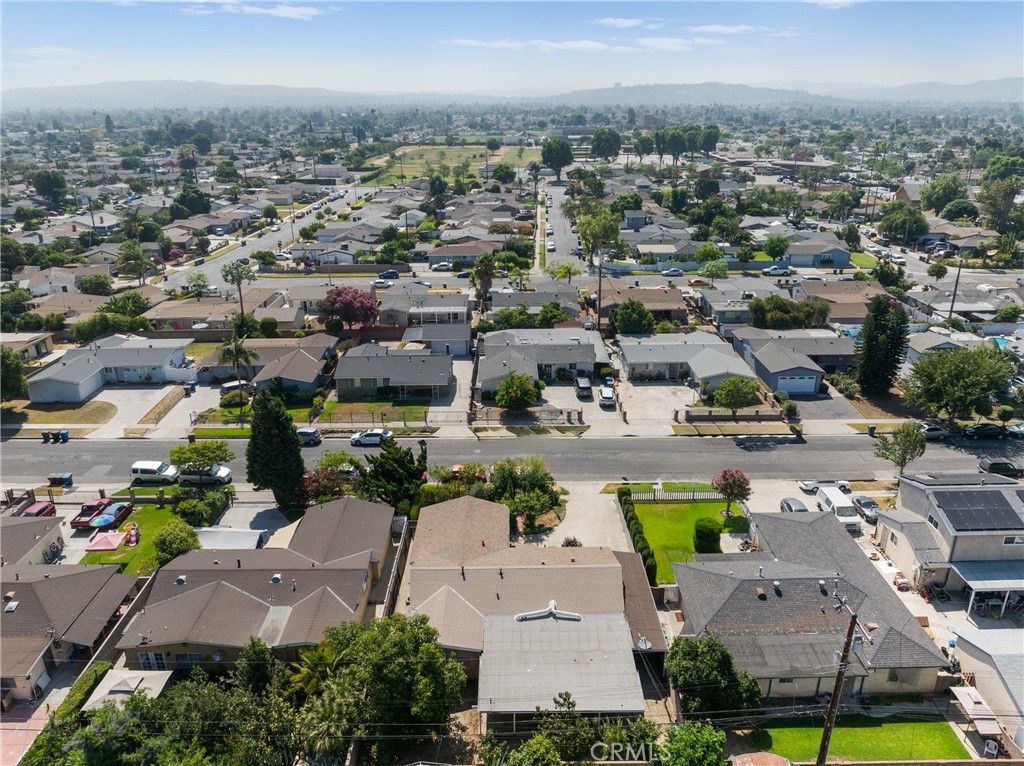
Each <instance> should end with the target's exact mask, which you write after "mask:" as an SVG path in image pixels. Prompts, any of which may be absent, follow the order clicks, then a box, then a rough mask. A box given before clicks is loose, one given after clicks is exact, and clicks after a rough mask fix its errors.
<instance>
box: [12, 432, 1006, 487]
mask: <svg viewBox="0 0 1024 766" xmlns="http://www.w3.org/2000/svg"><path fill="white" fill-rule="evenodd" d="M416 441H417V440H416V438H406V439H400V440H399V443H400V444H402V445H403V446H407V447H411V448H412V449H413V450H414V451H415V450H416ZM181 443H182V442H181V441H155V440H147V441H139V440H111V441H106V442H102V443H100V442H97V441H84V440H78V441H74V440H73V441H71V442H69V443H68V444H61V445H57V446H52V445H44V444H42V443H39V442H35V441H28V440H24V439H18V440H13V439H8V440H5V441H4V442H3V444H2V448H0V450H2V460H0V483H2V485H3V486H4V487H17V488H24V487H28V486H38V485H40V484H43V483H45V481H46V476H47V475H48V474H50V473H56V472H66V471H70V472H71V473H72V474H73V475H74V479H75V483H76V484H89V485H103V484H109V485H110V486H111V487H114V486H124V485H125V484H127V483H128V470H129V467H130V466H131V464H132V462H134V461H136V460H144V459H151V460H166V459H167V455H168V450H169V449H170V448H171V447H174V446H177V445H180V444H181ZM872 444H873V442H872V440H871V438H870V437H868V436H866V435H859V434H854V435H848V436H812V437H810V438H809V439H808V440H807V441H806V442H802V443H795V442H793V441H791V440H789V439H771V438H756V437H745V438H743V439H740V440H735V439H732V438H696V437H667V438H649V437H635V438H629V437H625V438H618V439H587V438H569V437H551V436H538V437H519V438H505V439H484V440H480V441H475V440H470V439H428V440H427V453H428V462H429V463H430V464H431V465H434V464H445V465H450V464H452V463H464V462H469V461H481V462H484V463H488V462H491V461H493V460H496V459H499V458H504V457H511V456H516V455H532V454H536V455H542V456H543V457H544V458H545V460H546V461H547V463H548V466H549V467H550V469H551V471H552V473H553V474H554V476H555V478H556V479H559V480H565V481H573V480H576V481H586V480H589V481H595V480H605V479H606V480H608V481H618V480H621V478H622V477H624V476H625V477H628V478H629V479H630V480H634V481H636V480H654V479H662V478H663V479H694V480H698V479H700V480H704V481H707V480H709V479H710V478H711V477H712V476H714V474H715V473H717V472H718V471H719V470H720V469H722V468H725V467H735V468H740V469H741V470H743V471H744V472H745V473H747V474H748V475H749V476H750V477H751V478H756V479H807V478H810V479H813V478H843V479H851V480H854V479H869V478H874V477H887V476H891V475H892V472H893V467H892V465H891V464H890V463H888V462H886V461H883V460H880V459H878V458H876V457H875V456H874V454H873V452H872ZM231 445H232V448H233V449H234V451H235V453H236V458H235V460H234V461H233V462H231V463H230V464H229V465H230V467H231V468H232V470H233V471H234V472H235V474H236V476H238V477H244V475H245V445H246V442H245V441H244V440H232V441H231ZM338 449H344V450H348V451H351V452H353V453H357V454H366V453H372V452H374V450H369V449H361V448H353V447H350V446H349V444H348V441H347V440H345V439H328V440H327V441H326V442H325V443H324V444H322V445H320V446H319V447H315V448H305V449H304V450H303V455H304V456H305V458H306V463H307V465H312V464H313V463H314V462H316V459H317V458H318V457H319V456H320V455H321V454H323V453H324V452H326V451H328V450H338ZM989 454H1001V455H1006V456H1009V457H1012V458H1013V459H1015V460H1020V459H1021V455H1022V454H1024V441H1016V440H1010V441H1005V442H1002V441H990V442H984V441H981V442H964V443H957V442H947V443H936V442H933V443H930V444H929V445H928V450H927V452H926V453H925V455H924V457H922V458H921V459H919V460H917V461H915V462H914V463H913V464H912V465H911V466H910V468H909V470H910V471H912V472H922V471H964V472H969V473H974V472H976V471H977V461H978V458H979V457H980V456H982V455H989Z"/></svg>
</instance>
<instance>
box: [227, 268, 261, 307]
mask: <svg viewBox="0 0 1024 766" xmlns="http://www.w3.org/2000/svg"><path fill="white" fill-rule="evenodd" d="M220 276H221V279H223V280H224V281H225V282H227V283H228V284H229V285H234V287H235V289H236V290H238V313H239V314H245V301H244V300H243V299H242V284H243V283H244V284H252V283H253V282H255V281H256V272H255V271H253V268H252V266H250V265H249V264H247V263H242V262H241V261H231V262H230V263H225V264H224V265H223V266H221V267H220Z"/></svg>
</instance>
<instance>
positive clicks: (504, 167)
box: [491, 162, 516, 184]
mask: <svg viewBox="0 0 1024 766" xmlns="http://www.w3.org/2000/svg"><path fill="white" fill-rule="evenodd" d="M491 178H493V179H494V180H495V181H497V182H498V183H503V184H510V183H512V182H513V181H515V180H516V171H515V169H514V168H513V167H512V166H511V165H509V164H508V163H507V162H499V163H498V164H497V165H496V166H495V167H494V170H492V171H491Z"/></svg>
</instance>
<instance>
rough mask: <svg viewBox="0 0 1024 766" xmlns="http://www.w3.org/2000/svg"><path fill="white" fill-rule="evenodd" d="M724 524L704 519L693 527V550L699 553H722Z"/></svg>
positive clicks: (715, 520)
mask: <svg viewBox="0 0 1024 766" xmlns="http://www.w3.org/2000/svg"><path fill="white" fill-rule="evenodd" d="M721 535H722V522H720V521H719V520H718V519H712V518H708V517H706V516H705V517H702V518H699V519H697V522H696V523H695V524H694V525H693V549H694V551H695V552H697V553H721V552H722V546H721Z"/></svg>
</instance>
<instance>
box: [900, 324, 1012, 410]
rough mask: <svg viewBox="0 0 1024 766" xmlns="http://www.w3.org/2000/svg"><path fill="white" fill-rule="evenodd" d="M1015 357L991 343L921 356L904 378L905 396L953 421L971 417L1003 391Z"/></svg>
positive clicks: (911, 401)
mask: <svg viewBox="0 0 1024 766" xmlns="http://www.w3.org/2000/svg"><path fill="white" fill-rule="evenodd" d="M1015 368H1016V361H1015V360H1014V359H1013V357H1011V356H1010V354H1009V352H1006V351H1001V350H1000V349H998V348H996V347H995V346H994V345H992V344H990V343H983V344H981V345H979V346H976V347H974V348H957V349H953V350H952V351H940V352H937V353H930V354H925V355H924V356H922V357H919V358H918V359H917V361H916V362H914V366H913V367H912V368H911V370H910V375H908V376H907V378H906V380H905V381H904V382H903V390H904V392H905V398H906V400H907V401H908V402H910V403H911V404H913V405H914V406H915V407H918V408H919V409H920V410H922V411H923V412H925V413H927V414H929V415H934V416H943V415H944V416H945V417H947V418H948V419H949V420H950V421H953V420H956V419H958V418H959V419H965V418H969V417H971V415H972V414H973V413H974V411H975V410H976V409H977V408H978V406H979V405H983V404H988V403H989V397H992V396H995V395H996V394H999V393H1001V392H1002V391H1003V390H1004V389H1005V388H1006V381H1007V380H1008V379H1009V378H1010V376H1011V375H1012V374H1013V371H1014V369H1015Z"/></svg>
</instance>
